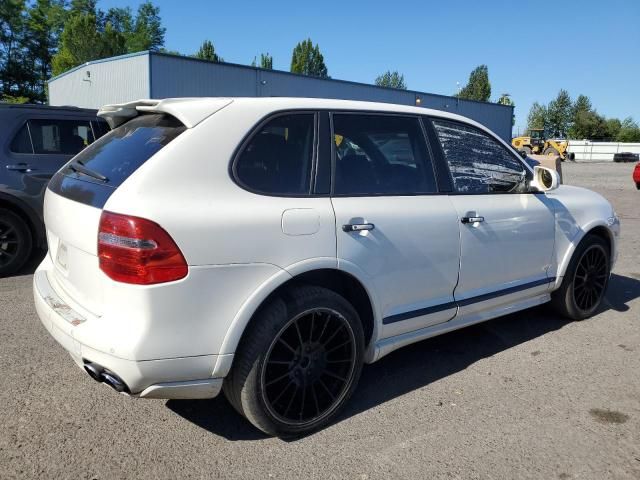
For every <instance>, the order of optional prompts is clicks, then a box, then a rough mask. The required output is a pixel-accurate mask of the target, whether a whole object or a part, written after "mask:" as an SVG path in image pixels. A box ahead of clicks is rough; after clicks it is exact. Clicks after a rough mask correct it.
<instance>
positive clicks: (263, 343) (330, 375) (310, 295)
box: [224, 286, 364, 436]
mask: <svg viewBox="0 0 640 480" xmlns="http://www.w3.org/2000/svg"><path fill="white" fill-rule="evenodd" d="M249 328H250V329H249V330H248V331H247V332H246V335H245V337H244V338H243V340H242V342H241V344H240V346H239V347H238V351H237V353H236V356H235V359H234V366H233V369H232V371H231V373H230V375H229V376H228V377H227V379H226V380H225V385H224V391H225V394H226V396H227V398H228V399H229V401H230V402H231V403H232V405H233V406H234V407H235V408H236V410H238V412H240V413H241V414H243V415H244V416H245V417H246V418H247V419H248V420H249V421H250V422H251V423H253V424H254V425H255V426H256V427H258V428H259V429H260V430H262V431H264V432H266V433H268V434H270V435H277V436H292V435H301V434H306V433H309V432H311V431H313V430H316V429H318V428H320V427H322V426H324V425H326V424H327V423H328V422H330V421H331V419H332V418H334V417H335V415H336V414H337V413H338V412H339V410H340V408H341V407H342V406H343V405H344V404H345V402H346V401H347V400H348V399H349V397H350V396H351V394H352V393H353V391H354V390H355V387H356V384H357V382H358V379H359V377H360V372H361V370H362V363H363V361H362V359H363V352H364V334H363V331H362V326H361V324H360V320H359V317H358V314H357V313H356V311H355V310H354V308H353V307H352V306H351V304H349V302H347V301H346V300H345V299H344V298H343V297H341V296H340V295H338V294H336V293H335V292H333V291H331V290H327V289H325V288H320V287H314V286H303V287H296V288H292V289H290V290H287V291H286V292H284V294H283V295H282V296H281V297H279V298H276V299H274V300H273V301H271V302H270V303H269V304H268V305H267V306H266V307H265V308H263V309H262V310H261V311H260V312H259V313H258V314H257V316H256V318H254V320H253V322H252V324H251V326H250V327H249Z"/></svg>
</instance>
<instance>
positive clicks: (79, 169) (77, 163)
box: [69, 160, 109, 183]
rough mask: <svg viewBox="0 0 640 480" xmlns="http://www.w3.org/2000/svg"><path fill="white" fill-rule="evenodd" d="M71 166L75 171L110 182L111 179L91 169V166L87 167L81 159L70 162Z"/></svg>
mask: <svg viewBox="0 0 640 480" xmlns="http://www.w3.org/2000/svg"><path fill="white" fill-rule="evenodd" d="M69 168H70V169H71V170H73V171H74V172H77V173H81V174H83V175H86V176H87V177H91V178H95V179H96V180H100V181H101V182H105V183H106V182H108V181H109V179H108V178H107V177H105V176H104V175H102V174H100V173H98V172H96V171H95V170H91V169H90V168H87V167H85V166H84V165H83V164H82V162H80V160H74V161H72V162H71V163H70V164H69Z"/></svg>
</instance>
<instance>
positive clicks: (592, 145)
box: [569, 140, 640, 162]
mask: <svg viewBox="0 0 640 480" xmlns="http://www.w3.org/2000/svg"><path fill="white" fill-rule="evenodd" d="M569 151H570V152H573V153H575V155H576V160H577V161H579V162H612V161H613V155H614V154H615V153H622V152H631V153H640V143H621V142H591V141H589V140H569Z"/></svg>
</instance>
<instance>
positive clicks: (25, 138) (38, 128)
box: [11, 119, 95, 155]
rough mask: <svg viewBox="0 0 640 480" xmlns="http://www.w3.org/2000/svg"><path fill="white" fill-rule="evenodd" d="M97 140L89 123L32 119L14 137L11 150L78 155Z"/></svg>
mask: <svg viewBox="0 0 640 480" xmlns="http://www.w3.org/2000/svg"><path fill="white" fill-rule="evenodd" d="M94 140H95V138H94V135H93V129H92V128H91V122H90V121H89V120H55V119H52V120H49V119H31V120H29V121H28V122H27V123H26V124H25V125H24V126H23V127H22V128H21V129H20V131H19V132H18V133H17V134H16V136H15V137H14V139H13V141H12V142H11V151H12V152H15V153H36V154H40V155H47V154H49V155H75V154H76V153H78V152H79V151H81V150H82V149H83V148H84V147H86V146H87V145H90V144H91V143H93V141H94Z"/></svg>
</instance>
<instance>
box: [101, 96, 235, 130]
mask: <svg viewBox="0 0 640 480" xmlns="http://www.w3.org/2000/svg"><path fill="white" fill-rule="evenodd" d="M232 102H233V100H232V99H230V98H168V99H164V100H152V99H147V100H135V101H133V102H127V103H114V104H112V105H105V106H103V107H102V108H100V110H99V111H98V116H99V117H101V118H104V119H105V120H106V121H107V123H108V124H109V126H110V127H111V128H116V127H118V126H119V125H122V124H123V123H125V122H127V121H128V120H131V119H132V118H134V117H137V116H138V115H139V114H140V113H148V112H150V113H166V114H168V115H171V116H173V117H175V118H177V119H178V120H180V122H182V123H183V124H184V126H186V127H187V128H193V127H195V126H196V125H197V124H199V123H200V122H202V121H203V120H204V119H205V118H207V117H210V116H211V115H213V114H214V113H216V112H217V111H219V110H222V109H223V108H224V107H226V106H227V105H229V104H230V103H232Z"/></svg>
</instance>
